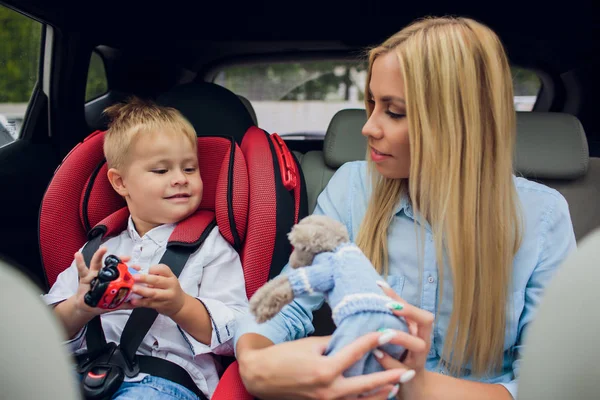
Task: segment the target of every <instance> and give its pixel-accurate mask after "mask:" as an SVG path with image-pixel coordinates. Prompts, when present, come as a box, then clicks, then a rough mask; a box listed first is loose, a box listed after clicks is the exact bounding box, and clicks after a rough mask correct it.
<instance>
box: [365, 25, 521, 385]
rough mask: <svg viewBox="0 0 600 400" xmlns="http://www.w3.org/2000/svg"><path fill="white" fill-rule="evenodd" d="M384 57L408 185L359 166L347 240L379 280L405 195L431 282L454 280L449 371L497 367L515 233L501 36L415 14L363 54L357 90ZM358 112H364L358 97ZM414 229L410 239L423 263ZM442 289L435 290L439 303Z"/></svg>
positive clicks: (507, 79)
mask: <svg viewBox="0 0 600 400" xmlns="http://www.w3.org/2000/svg"><path fill="white" fill-rule="evenodd" d="M389 53H391V54H394V55H395V56H396V57H397V58H398V61H399V63H400V70H401V73H402V76H403V78H404V84H405V96H406V107H407V109H406V111H407V112H406V118H407V121H408V127H409V129H408V135H409V141H410V157H411V165H410V173H409V179H408V180H400V179H388V178H384V177H383V176H381V175H379V174H377V173H376V170H375V169H374V168H372V165H373V163H372V161H369V163H370V165H371V169H372V170H373V171H374V175H373V177H374V178H373V184H374V190H373V195H372V197H371V199H370V202H369V206H368V209H367V212H366V216H365V218H364V220H363V221H362V225H361V227H360V231H359V233H358V238H357V244H358V245H359V247H360V248H361V249H362V250H363V251H364V252H365V254H366V255H367V256H368V257H369V258H370V259H371V261H372V262H373V265H374V266H375V267H376V268H377V270H378V271H380V272H383V273H386V272H387V265H388V255H387V251H388V249H387V243H388V242H387V235H388V229H389V227H390V222H391V220H392V216H393V212H394V209H395V207H396V206H397V204H398V202H399V200H400V198H401V195H402V193H405V194H408V193H409V194H410V199H411V202H412V206H413V209H414V210H415V211H416V212H418V213H419V214H420V215H421V216H423V217H424V218H425V220H426V221H427V222H429V224H430V225H431V228H432V231H433V236H434V244H435V249H436V253H437V257H436V261H437V263H438V268H439V274H440V280H439V281H440V282H443V273H444V268H443V266H444V264H445V263H447V264H448V265H449V267H450V273H451V274H452V276H451V282H452V289H453V292H452V293H453V296H452V313H451V315H450V322H449V326H448V331H447V334H446V339H445V344H444V352H443V355H442V359H443V360H444V361H445V362H446V363H447V364H449V368H450V370H451V371H452V372H453V373H454V374H459V373H461V372H462V371H463V370H464V369H466V368H469V369H471V371H472V372H473V373H474V374H476V375H483V374H485V373H487V372H488V371H490V370H492V369H494V368H501V367H502V360H503V353H504V341H505V332H506V323H507V320H506V313H507V302H509V301H510V300H511V299H510V294H511V282H512V266H513V259H514V257H515V254H516V252H517V249H518V248H519V246H520V243H521V237H522V230H521V229H522V220H521V214H520V202H519V199H518V196H517V192H516V189H515V185H514V182H513V153H514V147H515V134H516V127H515V109H514V104H513V87H512V80H511V72H510V66H509V63H508V59H507V57H506V54H505V52H504V48H503V46H502V43H501V42H500V39H499V38H498V37H497V36H496V34H495V33H494V32H493V31H492V30H491V29H489V28H488V27H486V26H485V25H482V24H481V23H478V22H476V21H474V20H471V19H468V18H424V19H421V20H419V21H417V22H415V23H413V24H411V25H409V26H407V27H406V28H404V29H403V30H401V31H400V32H398V33H396V34H395V35H393V36H392V37H390V38H389V39H387V40H386V41H385V42H383V43H382V44H381V45H380V46H378V47H376V48H374V49H372V50H371V51H370V53H369V70H368V75H367V90H368V87H369V81H370V79H371V73H372V68H373V63H374V62H375V60H376V59H377V58H378V57H381V56H382V55H383V54H389ZM365 93H368V92H367V91H365ZM365 100H368V99H367V96H365ZM366 108H367V114H368V115H369V116H370V115H371V113H372V112H373V106H372V105H371V104H370V103H369V102H368V101H367V102H366ZM367 159H369V156H368V155H367ZM423 229H424V228H421V234H420V235H417V236H418V237H420V240H419V242H418V243H419V249H418V250H419V252H420V255H421V262H422V252H423V245H424V230H423ZM421 273H422V269H421ZM442 293H443V286H442V285H440V290H439V293H438V296H439V297H438V298H439V301H441V300H442V298H443V294H442ZM438 309H439V308H438ZM509 309H510V308H509Z"/></svg>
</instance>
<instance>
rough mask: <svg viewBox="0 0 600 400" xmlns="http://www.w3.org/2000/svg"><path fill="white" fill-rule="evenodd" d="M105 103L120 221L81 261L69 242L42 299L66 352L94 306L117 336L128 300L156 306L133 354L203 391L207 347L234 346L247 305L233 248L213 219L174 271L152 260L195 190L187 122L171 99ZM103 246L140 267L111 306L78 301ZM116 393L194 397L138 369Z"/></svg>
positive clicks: (196, 200)
mask: <svg viewBox="0 0 600 400" xmlns="http://www.w3.org/2000/svg"><path fill="white" fill-rule="evenodd" d="M105 112H106V113H107V114H108V116H109V117H110V118H111V119H112V123H111V125H110V127H109V129H108V131H107V133H106V135H105V137H104V153H105V156H106V161H107V164H108V168H109V169H108V179H109V181H110V183H111V185H112V186H113V188H114V190H115V191H116V192H117V193H119V194H120V195H121V196H123V197H124V198H125V200H126V202H127V207H128V208H129V212H130V217H129V222H128V227H127V229H126V230H125V231H124V232H122V233H121V234H120V235H118V236H116V237H113V238H110V239H108V240H107V241H106V242H105V243H103V244H102V247H100V249H99V250H98V251H97V252H96V253H95V254H94V256H93V257H92V260H91V262H90V266H89V269H88V268H87V266H86V265H85V262H84V260H83V256H82V254H81V252H77V253H76V254H75V260H74V261H73V264H72V265H71V266H70V267H69V268H68V269H66V270H65V271H64V272H63V273H61V274H60V275H59V276H58V279H57V281H56V283H55V284H54V286H53V287H52V289H51V290H50V292H49V293H48V294H47V295H45V296H44V300H45V301H46V303H47V304H49V305H54V306H55V308H54V310H55V311H56V314H57V315H58V317H59V318H60V320H61V321H62V323H63V324H64V326H65V328H66V331H67V333H68V335H69V338H70V339H71V340H70V341H69V342H68V343H69V344H70V346H71V349H72V351H73V352H74V353H75V354H80V353H84V352H85V351H86V343H85V335H84V331H85V326H86V324H87V323H88V322H89V321H90V320H91V319H92V318H93V317H94V316H96V315H100V314H103V315H102V327H103V329H104V333H105V335H106V340H107V341H108V342H111V341H112V342H116V343H119V341H120V338H121V334H122V331H123V328H124V326H125V323H126V322H127V319H128V318H129V315H130V314H131V309H132V308H137V307H148V308H153V309H155V310H156V311H157V312H158V313H159V316H158V318H157V319H156V321H155V322H154V324H153V325H152V328H151V329H150V331H149V332H148V334H147V335H146V337H145V338H144V340H143V342H142V343H141V345H140V347H139V349H138V354H143V355H151V356H154V357H160V358H164V359H168V360H169V361H171V362H174V363H176V364H178V365H180V366H181V367H183V368H184V369H185V370H186V371H187V372H188V373H189V375H190V376H191V377H192V378H193V380H194V382H195V383H196V385H197V386H198V388H199V389H200V391H202V393H204V394H205V395H206V396H207V397H208V398H210V397H211V395H212V392H213V391H214V389H215V387H216V385H217V383H218V369H219V367H220V366H219V365H218V363H217V361H216V360H215V357H213V356H212V355H211V353H214V354H220V355H232V354H233V349H232V340H231V339H232V338H233V335H234V329H235V320H236V318H237V317H238V316H240V315H241V314H245V313H246V312H247V304H248V299H247V297H246V291H245V284H244V276H243V273H242V266H241V263H240V260H239V257H238V254H237V253H236V252H235V250H233V248H232V247H231V246H230V245H229V244H228V243H227V242H226V241H225V239H224V238H223V237H222V236H221V235H220V233H219V230H218V228H217V227H215V228H214V229H213V230H212V231H211V232H210V234H209V235H208V237H207V238H206V240H205V241H204V243H203V245H202V246H201V247H200V248H199V249H198V250H197V251H196V252H195V253H193V254H192V255H191V256H190V258H189V259H188V261H187V263H186V264H185V267H184V269H183V270H182V272H181V274H180V276H179V279H177V278H176V277H175V275H173V273H172V272H171V269H170V268H169V267H168V266H166V265H164V264H158V262H159V260H160V259H161V257H162V255H163V253H164V252H165V249H166V245H167V241H168V239H169V236H170V235H171V233H172V232H173V230H174V229H175V226H176V225H177V223H178V222H180V221H182V220H183V219H185V218H187V217H188V216H190V215H191V214H192V213H194V212H195V211H196V209H197V208H198V206H199V205H200V201H201V199H202V180H201V179H200V172H199V170H198V157H197V150H196V145H197V142H196V132H195V131H194V128H193V127H192V126H191V124H190V123H189V122H188V121H187V120H186V119H185V118H184V117H183V116H182V115H181V114H180V113H179V112H178V111H176V110H175V109H173V108H168V107H162V106H158V105H156V104H154V103H150V102H144V101H141V100H139V99H135V98H134V99H131V100H130V101H128V102H127V103H125V104H118V105H114V106H111V107H109V108H108V109H107V110H106V111H105ZM107 254H115V255H117V256H119V257H121V258H122V259H123V261H126V262H127V263H128V264H129V265H132V266H137V267H138V268H140V269H141V272H143V273H140V274H136V275H135V279H136V285H134V288H133V293H135V294H137V295H139V296H141V298H139V297H138V298H134V299H132V300H131V301H129V302H126V303H124V304H123V305H122V306H121V307H119V309H117V310H103V309H100V308H91V307H89V306H87V305H86V304H85V303H84V301H83V296H84V295H85V293H86V292H87V291H88V290H89V289H90V281H91V280H92V279H93V278H94V277H95V276H96V275H97V274H98V271H99V270H100V268H101V267H102V265H103V258H104V257H105V256H106V255H107ZM157 264H158V265H157ZM157 394H160V396H159V397H153V396H156V395H157ZM120 396H122V397H120ZM124 397H127V398H145V399H146V400H149V399H154V398H178V399H197V398H198V397H197V396H196V395H195V394H194V393H192V392H191V391H190V390H189V389H187V388H186V387H184V386H182V385H179V384H177V383H174V382H171V381H169V380H166V379H163V378H159V377H155V376H150V375H146V374H142V373H140V374H138V375H137V376H136V377H134V378H131V379H129V378H127V377H126V378H125V382H124V383H123V384H122V386H121V387H120V389H119V390H118V391H117V392H116V394H115V395H114V397H113V398H124Z"/></svg>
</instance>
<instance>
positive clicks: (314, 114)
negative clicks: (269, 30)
mask: <svg viewBox="0 0 600 400" xmlns="http://www.w3.org/2000/svg"><path fill="white" fill-rule="evenodd" d="M366 69H367V63H366V62H362V61H358V60H357V61H318V62H286V63H268V64H267V63H264V64H253V65H239V66H230V67H227V68H223V69H221V70H220V71H219V72H218V73H217V75H216V77H215V79H214V82H215V83H216V84H218V85H221V86H224V87H226V88H227V89H229V90H231V91H233V92H234V93H236V94H237V95H240V96H243V97H245V98H246V99H248V100H249V101H250V103H251V105H252V107H253V108H254V110H255V112H256V117H257V120H258V125H259V126H260V127H261V128H263V129H265V130H267V131H268V132H271V133H275V132H276V133H278V134H280V135H281V136H282V137H283V138H284V139H308V140H310V139H317V140H322V139H323V137H324V135H325V131H326V130H327V126H328V125H329V122H330V121H331V119H332V117H333V116H334V114H335V113H336V112H338V111H339V110H342V109H346V108H364V106H365V105H364V87H365V81H366V75H367V73H366ZM512 72H513V80H514V85H515V108H516V109H517V110H518V111H531V110H532V109H533V106H534V104H535V101H536V99H537V95H538V92H539V90H540V88H541V81H540V79H539V78H538V77H537V75H536V74H535V72H533V71H529V70H527V69H523V68H518V67H514V68H513V69H512Z"/></svg>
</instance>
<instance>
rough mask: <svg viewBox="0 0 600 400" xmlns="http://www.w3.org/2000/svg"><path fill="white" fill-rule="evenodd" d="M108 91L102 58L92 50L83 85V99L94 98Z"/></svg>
mask: <svg viewBox="0 0 600 400" xmlns="http://www.w3.org/2000/svg"><path fill="white" fill-rule="evenodd" d="M107 91H108V82H107V81H106V70H105V68H104V60H103V59H102V57H101V56H100V55H99V54H98V53H97V52H95V51H94V52H92V56H91V58H90V66H89V68H88V75H87V83H86V86H85V101H86V102H88V101H90V100H94V99H95V98H97V97H100V96H102V95H103V94H105V93H106V92H107Z"/></svg>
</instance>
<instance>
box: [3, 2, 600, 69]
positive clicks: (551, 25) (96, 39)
mask: <svg viewBox="0 0 600 400" xmlns="http://www.w3.org/2000/svg"><path fill="white" fill-rule="evenodd" d="M4 3H5V4H7V5H8V6H12V7H14V8H17V9H19V10H21V11H23V12H25V13H27V14H29V15H31V16H33V17H35V18H38V19H41V20H44V21H45V22H48V23H50V24H52V25H54V26H56V27H58V28H60V29H62V30H63V31H65V32H66V31H68V32H70V33H76V34H79V35H81V37H82V38H84V39H85V40H88V41H90V42H92V43H93V44H104V45H109V46H111V47H115V48H120V49H123V50H130V51H133V52H150V51H151V52H152V53H153V54H155V55H156V54H161V56H162V57H164V58H168V59H171V60H173V61H175V62H177V63H179V64H180V65H182V66H184V67H186V68H188V69H190V70H193V71H197V70H198V68H200V67H201V66H205V65H207V64H210V63H212V62H216V61H218V60H226V59H228V58H231V57H239V56H243V55H244V54H246V55H247V54H255V55H256V54H258V55H259V54H274V53H279V54H281V52H282V51H283V52H289V53H294V52H298V51H303V52H306V51H312V52H315V51H316V52H329V53H331V52H340V53H341V54H347V53H348V52H350V53H352V52H353V51H354V52H355V51H357V50H360V49H363V48H364V47H365V46H370V45H374V44H377V43H379V42H381V41H382V40H384V39H385V38H386V37H387V36H389V35H391V34H393V33H394V32H396V31H397V30H399V29H400V28H401V27H402V26H404V25H406V24H407V23H409V22H410V21H412V20H414V19H415V18H418V17H422V16H425V15H464V16H469V17H472V18H475V19H478V20H480V21H482V22H484V23H486V24H487V25H489V26H490V27H491V28H492V29H494V30H495V31H496V32H498V33H499V35H500V37H501V39H502V40H503V42H504V44H505V46H506V48H507V50H508V53H509V57H510V58H511V61H512V62H513V63H516V64H520V65H523V66H536V65H543V66H544V67H545V68H546V69H547V70H552V72H555V73H560V72H562V71H566V70H568V69H570V68H573V67H574V66H576V65H579V64H581V63H585V62H586V61H587V60H591V59H595V60H597V59H598V57H599V56H598V54H600V52H599V50H600V42H599V41H597V40H595V39H593V38H595V37H597V36H598V34H600V28H599V27H600V19H599V18H598V17H599V16H600V12H599V11H600V6H599V5H597V4H594V2H592V1H591V0H587V1H568V2H564V3H561V4H560V5H559V6H557V7H553V6H551V5H550V3H549V2H543V3H542V2H536V3H539V5H535V4H534V3H532V2H527V5H525V4H522V3H525V2H512V3H511V2H506V1H504V2H498V4H497V5H494V4H490V3H489V2H481V3H472V2H469V3H465V2H452V3H450V4H451V6H450V5H448V3H449V2H446V3H441V5H440V4H436V3H435V2H431V1H430V2H425V4H419V3H417V2H400V1H398V2H387V3H383V2H379V3H378V2H368V1H367V0H364V1H361V2H344V3H341V4H343V7H342V6H341V5H340V8H335V7H333V3H327V4H326V5H325V6H319V5H310V4H308V3H306V4H304V3H300V2H298V3H289V4H288V5H286V8H287V7H290V8H289V9H288V10H287V12H284V8H283V5H282V3H273V6H271V5H267V3H260V2H254V3H252V4H245V5H243V3H241V4H242V5H238V4H234V3H229V4H225V6H226V7H229V8H230V10H227V11H228V12H226V13H224V12H223V11H224V10H223V9H221V10H220V12H216V11H214V10H209V9H207V8H206V7H205V6H204V5H203V6H202V7H203V8H201V9H198V10H195V9H194V8H191V7H190V2H180V1H169V2H167V3H164V4H163V3H160V2H157V3H155V5H150V2H138V1H121V2H120V3H119V2H115V1H108V0H107V1H101V2H77V3H74V2H68V1H65V0H54V1H44V0H19V1H17V0H4ZM125 4H126V6H124V5H125ZM474 4H476V5H474ZM300 6H304V7H303V8H304V9H305V10H311V11H312V12H311V13H307V12H301V11H300V10H298V11H300V12H295V11H296V10H294V9H293V7H300ZM309 7H312V8H309ZM279 10H281V12H278V11H279ZM351 10H355V11H356V12H355V13H350V11H351ZM246 11H247V12H246Z"/></svg>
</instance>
